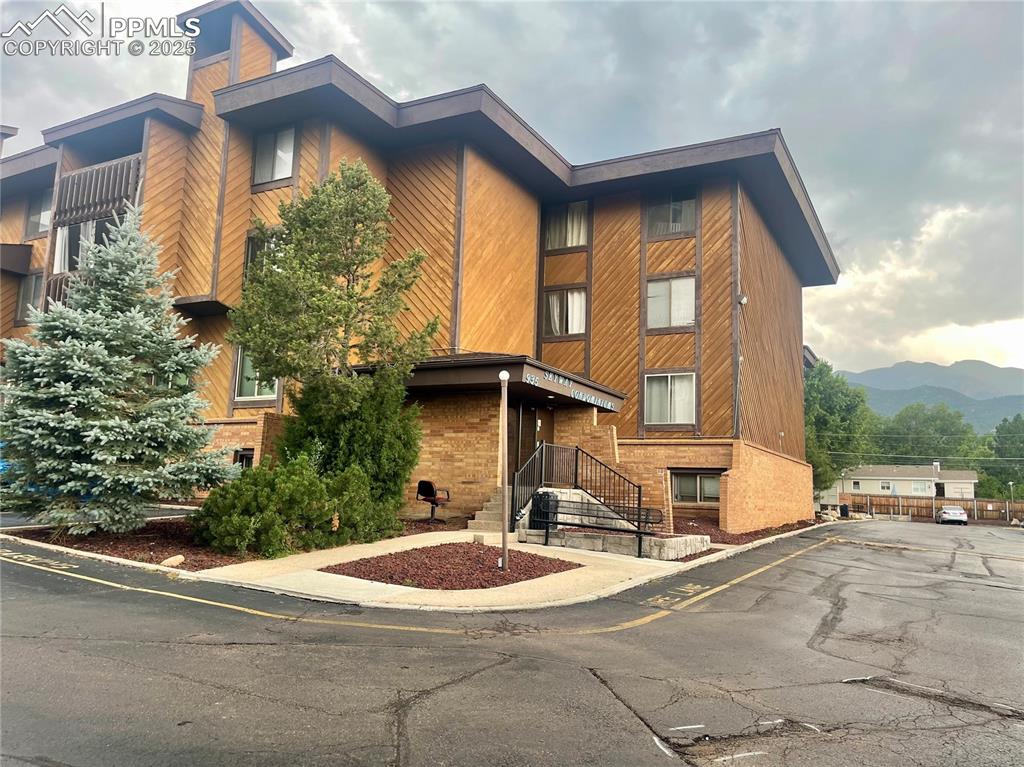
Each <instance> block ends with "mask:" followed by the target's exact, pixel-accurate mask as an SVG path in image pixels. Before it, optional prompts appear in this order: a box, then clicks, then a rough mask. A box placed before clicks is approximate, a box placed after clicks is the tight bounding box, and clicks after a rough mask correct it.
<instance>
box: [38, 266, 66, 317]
mask: <svg viewBox="0 0 1024 767" xmlns="http://www.w3.org/2000/svg"><path fill="white" fill-rule="evenodd" d="M73 274H74V272H61V273H60V274H53V275H50V277H48V278H47V280H46V295H45V296H44V297H43V311H44V312H48V311H49V310H50V301H53V302H54V303H55V304H62V303H64V302H65V301H66V300H67V297H68V286H69V285H70V284H71V277H72V275H73Z"/></svg>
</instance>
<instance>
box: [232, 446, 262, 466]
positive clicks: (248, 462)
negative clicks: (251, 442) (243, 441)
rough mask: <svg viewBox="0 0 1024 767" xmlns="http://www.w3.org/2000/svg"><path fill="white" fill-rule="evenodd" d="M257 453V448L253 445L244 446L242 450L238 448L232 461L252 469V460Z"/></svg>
mask: <svg viewBox="0 0 1024 767" xmlns="http://www.w3.org/2000/svg"><path fill="white" fill-rule="evenodd" d="M255 455H256V451H255V449H253V448H251V447H243V448H242V449H241V450H236V451H235V455H234V457H233V458H232V461H231V462H232V463H237V464H238V465H239V466H240V467H241V468H243V469H251V468H252V461H253V458H254V457H255Z"/></svg>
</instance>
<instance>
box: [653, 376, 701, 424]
mask: <svg viewBox="0 0 1024 767" xmlns="http://www.w3.org/2000/svg"><path fill="white" fill-rule="evenodd" d="M694 404H695V400H694V375H693V373H661V374H657V375H649V376H647V377H646V382H645V388H644V423H647V424H655V425H656V424H692V423H694V421H695V407H694Z"/></svg>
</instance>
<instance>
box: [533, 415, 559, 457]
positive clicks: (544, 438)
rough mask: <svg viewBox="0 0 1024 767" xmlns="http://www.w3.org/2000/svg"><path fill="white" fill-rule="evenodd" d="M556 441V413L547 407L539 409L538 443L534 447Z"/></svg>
mask: <svg viewBox="0 0 1024 767" xmlns="http://www.w3.org/2000/svg"><path fill="white" fill-rule="evenodd" d="M554 441H555V411H554V410H548V409H547V408H546V407H544V408H537V441H536V444H535V445H534V447H536V446H537V445H539V444H540V443H541V442H554Z"/></svg>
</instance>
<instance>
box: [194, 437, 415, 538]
mask: <svg viewBox="0 0 1024 767" xmlns="http://www.w3.org/2000/svg"><path fill="white" fill-rule="evenodd" d="M192 527H193V530H194V532H195V536H196V540H198V541H199V542H200V543H202V544H204V545H207V546H210V547H211V548H213V549H215V550H217V551H221V552H224V553H236V554H245V553H250V552H251V553H255V554H258V555H260V556H263V557H279V556H283V555H284V554H288V553H289V552H292V551H296V550H301V551H309V550H311V549H322V548H329V547H331V546H342V545H344V544H346V543H349V542H350V541H360V542H367V541H375V540H379V539H380V538H383V537H386V536H388V535H391V534H393V533H394V532H395V531H396V530H397V529H398V519H397V517H396V515H395V512H394V510H392V509H389V508H387V507H386V506H385V505H383V504H380V503H375V502H374V501H373V500H372V498H371V494H370V483H369V480H368V479H367V477H366V474H365V473H364V472H363V471H362V470H361V469H360V468H359V467H357V466H353V467H350V468H349V469H346V470H345V471H344V472H341V473H339V474H335V475H328V476H327V477H321V476H320V475H319V474H318V473H317V471H316V467H315V466H314V465H313V462H312V461H311V460H310V459H309V457H308V456H306V455H299V456H298V457H296V458H294V459H293V460H290V461H288V462H287V463H283V464H279V465H277V466H275V467H274V468H268V467H266V466H257V467H254V468H252V469H249V470H247V471H244V472H242V475H241V477H240V478H239V479H237V480H235V481H234V482H231V483H230V484H227V485H224V486H223V487H219V488H217V489H216V490H214V491H213V492H212V493H210V495H209V497H208V498H207V499H206V502H205V503H203V506H202V508H201V509H200V510H199V511H197V512H196V514H195V515H194V516H193V518H192Z"/></svg>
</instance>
